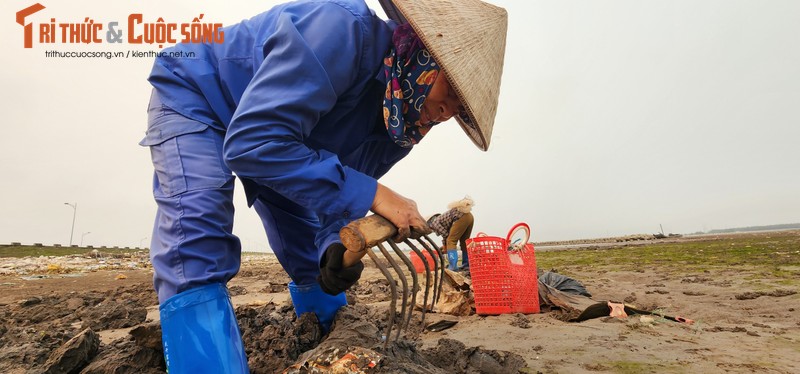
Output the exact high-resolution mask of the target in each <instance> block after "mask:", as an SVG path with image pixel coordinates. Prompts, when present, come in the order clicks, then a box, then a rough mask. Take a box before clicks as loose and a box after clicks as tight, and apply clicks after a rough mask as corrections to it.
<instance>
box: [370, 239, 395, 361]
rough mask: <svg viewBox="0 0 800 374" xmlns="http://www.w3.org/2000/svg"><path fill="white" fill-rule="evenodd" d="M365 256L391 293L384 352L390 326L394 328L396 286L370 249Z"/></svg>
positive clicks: (389, 334) (384, 346) (387, 342)
mask: <svg viewBox="0 0 800 374" xmlns="http://www.w3.org/2000/svg"><path fill="white" fill-rule="evenodd" d="M367 255H368V256H369V258H370V259H372V262H374V263H375V266H377V267H378V269H379V270H380V271H381V273H382V274H383V276H384V277H385V278H386V280H388V281H389V289H390V290H391V291H392V299H391V300H390V301H389V323H388V326H387V327H386V340H385V341H384V342H383V350H384V351H385V350H386V347H388V346H389V336H391V334H392V326H394V317H395V316H396V315H397V311H396V310H395V308H396V307H397V285H396V284H395V282H394V278H392V274H391V273H389V269H387V268H386V266H384V265H383V264H381V262H380V261H378V255H376V254H375V253H373V252H372V250H371V249H368V250H367Z"/></svg>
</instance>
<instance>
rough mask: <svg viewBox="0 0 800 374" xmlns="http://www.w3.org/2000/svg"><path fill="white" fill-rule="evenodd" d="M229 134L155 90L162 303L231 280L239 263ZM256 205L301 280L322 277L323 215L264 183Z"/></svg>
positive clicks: (156, 245) (152, 138) (152, 125)
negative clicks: (226, 157)
mask: <svg viewBox="0 0 800 374" xmlns="http://www.w3.org/2000/svg"><path fill="white" fill-rule="evenodd" d="M224 138H225V134H224V133H223V132H222V131H219V130H216V129H214V128H212V127H209V126H208V125H205V124H203V123H200V122H198V121H195V120H192V119H190V118H187V117H184V116H183V115H181V114H179V113H177V112H175V111H174V110H172V109H170V108H169V107H166V106H165V105H164V104H163V103H162V102H161V100H159V97H158V94H157V93H156V92H155V91H154V92H153V94H152V97H151V99H150V105H149V107H148V135H147V137H146V138H145V139H144V140H143V141H142V142H141V143H140V144H141V145H143V146H149V147H150V153H151V157H152V161H153V166H154V168H155V173H154V176H153V196H154V197H155V200H156V203H157V204H158V211H157V213H156V220H155V225H154V228H153V235H152V242H151V244H150V259H151V261H152V263H153V268H154V269H155V275H154V284H155V288H156V292H157V293H158V299H159V302H160V303H163V302H164V301H166V300H167V299H168V298H170V297H171V296H173V295H175V294H178V293H180V292H183V291H185V290H188V289H191V288H195V287H198V286H203V285H207V284H211V283H222V284H226V283H227V282H228V281H229V280H230V279H231V278H233V277H234V276H235V275H236V273H237V272H238V271H239V266H240V263H241V243H240V241H239V239H238V238H237V237H236V236H234V235H233V233H232V230H233V214H234V207H233V190H234V180H235V177H234V176H233V174H232V173H231V170H230V169H229V168H228V167H227V166H226V165H225V162H224V161H223V158H222V143H223V141H224ZM257 194H258V197H257V199H256V201H255V203H254V207H255V210H256V212H257V213H258V215H259V216H260V217H261V221H262V222H263V224H264V228H265V230H266V233H267V237H268V239H269V244H270V247H271V248H272V250H273V251H274V252H275V254H276V255H277V257H278V260H279V261H280V263H281V265H282V266H283V268H284V270H286V272H287V273H288V274H289V276H290V277H291V278H292V280H293V281H294V282H295V284H298V285H306V284H311V283H314V282H316V278H317V275H318V274H319V265H318V263H319V257H320V256H319V253H318V250H317V246H316V245H315V243H314V238H315V235H316V233H317V232H318V231H319V228H320V224H319V219H318V218H317V215H316V214H315V213H314V212H312V211H310V210H308V209H305V208H303V207H301V206H299V205H297V204H295V203H293V202H291V201H289V200H288V199H286V198H284V197H283V196H281V195H279V194H278V193H276V192H275V191H272V190H271V189H269V188H266V187H259V188H258V191H257Z"/></svg>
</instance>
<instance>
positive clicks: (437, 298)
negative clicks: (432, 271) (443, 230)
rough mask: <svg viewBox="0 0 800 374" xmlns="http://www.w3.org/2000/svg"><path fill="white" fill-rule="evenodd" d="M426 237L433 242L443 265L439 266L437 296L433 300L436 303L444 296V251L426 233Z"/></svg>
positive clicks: (432, 244)
mask: <svg viewBox="0 0 800 374" xmlns="http://www.w3.org/2000/svg"><path fill="white" fill-rule="evenodd" d="M424 237H425V239H426V240H427V241H428V242H429V243H431V246H433V248H434V249H435V250H436V253H437V254H438V255H439V263H440V264H441V266H440V267H439V271H441V275H440V276H439V285H438V286H437V292H436V294H435V295H436V297H435V299H434V300H433V302H434V304H435V303H437V302H439V297H441V296H442V286H443V285H444V253H442V250H441V249H440V248H439V247H438V246H437V245H436V243H434V242H433V240H431V238H430V237H429V236H428V235H425V236H424Z"/></svg>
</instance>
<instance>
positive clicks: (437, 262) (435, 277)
mask: <svg viewBox="0 0 800 374" xmlns="http://www.w3.org/2000/svg"><path fill="white" fill-rule="evenodd" d="M426 237H427V236H426ZM429 240H430V239H429ZM417 241H418V242H419V244H421V245H422V248H425V250H426V251H428V254H430V255H431V259H432V260H433V297H432V298H431V310H433V307H434V306H436V300H437V299H439V293H440V292H441V289H442V287H441V281H440V280H439V268H440V267H444V262H442V261H440V260H439V256H438V255H437V254H434V250H432V249H431V247H429V246H428V245H427V244H425V242H424V241H422V240H421V239H417ZM434 248H435V246H434Z"/></svg>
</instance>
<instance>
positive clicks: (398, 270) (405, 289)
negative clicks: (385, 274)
mask: <svg viewBox="0 0 800 374" xmlns="http://www.w3.org/2000/svg"><path fill="white" fill-rule="evenodd" d="M378 249H380V250H381V253H383V257H386V260H388V261H389V264H391V265H392V267H393V268H394V271H395V272H396V273H397V276H398V277H400V282H401V283H403V305H402V308H401V309H400V324H399V326H398V328H397V336H395V338H394V340H395V341H399V340H400V333H401V332H402V331H403V320H404V319H405V318H404V317H405V315H406V303H407V302H408V280H406V275H405V273H403V269H401V268H400V265H398V264H397V261H395V260H394V259H393V258H392V255H390V254H389V251H387V250H386V248H385V247H384V246H383V244H381V243H378ZM386 337H387V338H388V337H389V335H386Z"/></svg>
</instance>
